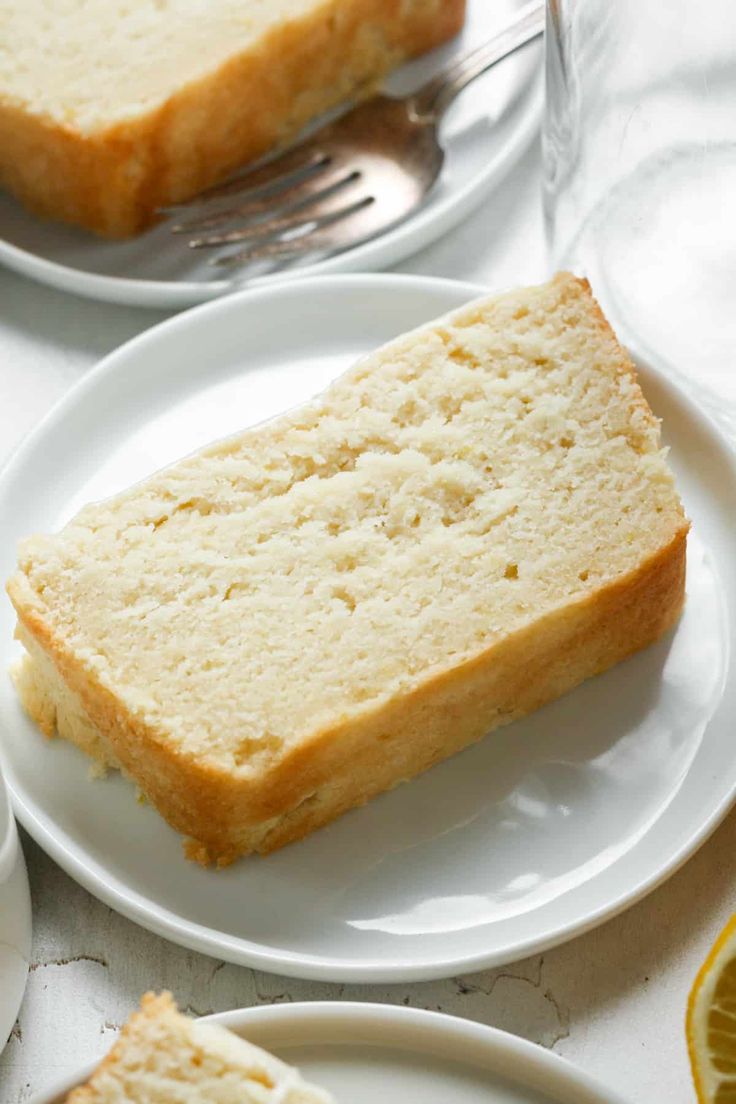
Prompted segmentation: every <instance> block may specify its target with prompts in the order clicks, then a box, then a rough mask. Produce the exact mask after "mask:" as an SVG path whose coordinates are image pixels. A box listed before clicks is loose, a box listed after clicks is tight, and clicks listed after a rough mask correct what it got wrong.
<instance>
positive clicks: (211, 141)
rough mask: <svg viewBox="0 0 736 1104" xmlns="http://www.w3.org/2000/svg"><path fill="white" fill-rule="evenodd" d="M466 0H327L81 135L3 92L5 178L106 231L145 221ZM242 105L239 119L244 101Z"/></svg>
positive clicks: (319, 107)
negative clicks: (128, 114) (135, 112)
mask: <svg viewBox="0 0 736 1104" xmlns="http://www.w3.org/2000/svg"><path fill="white" fill-rule="evenodd" d="M464 14H465V0H409V2H408V3H403V4H402V5H401V6H400V8H399V6H398V5H397V3H396V0H325V2H324V3H323V4H321V5H320V6H319V7H318V8H317V10H316V11H315V12H314V13H313V14H312V15H311V16H310V17H309V18H308V19H301V20H298V21H295V22H292V23H289V24H287V25H285V26H283V27H279V28H275V29H273V30H272V31H271V32H270V33H268V34H267V35H265V36H264V38H263V39H262V40H261V41H260V42H259V43H257V44H256V45H255V46H253V47H252V48H250V49H248V50H247V51H244V52H243V53H241V54H239V55H237V56H234V57H232V58H230V59H229V60H228V61H227V62H225V64H223V65H222V66H220V68H219V69H218V70H216V71H215V72H214V73H211V74H209V75H208V76H206V77H205V78H203V79H201V80H198V81H194V82H190V83H189V84H186V85H184V86H183V87H182V88H181V89H180V90H179V91H178V92H176V93H175V94H174V95H173V96H171V97H170V98H169V99H168V100H167V101H166V102H165V103H163V104H162V105H160V106H158V107H156V109H155V110H152V111H150V112H147V113H145V114H143V115H141V116H139V117H137V118H135V119H132V120H130V121H129V122H124V123H119V124H116V125H114V126H110V127H108V128H107V129H105V130H102V131H100V132H97V133H94V134H91V135H84V134H81V133H80V132H79V131H76V130H75V129H74V128H73V127H65V126H63V125H60V124H59V123H57V122H55V121H54V120H52V119H50V118H47V117H45V116H42V115H37V114H34V113H33V112H32V111H29V110H26V109H24V108H23V107H21V106H19V105H17V104H13V103H10V102H7V101H6V102H3V100H2V96H1V95H0V184H1V185H2V186H4V187H5V188H7V189H8V190H9V191H10V192H12V193H13V194H14V195H16V196H17V197H18V199H20V200H21V202H22V203H24V204H25V205H26V206H27V207H28V208H30V209H31V210H32V211H34V212H35V213H36V214H39V215H42V216H46V217H49V218H55V219H61V220H63V221H65V222H70V223H75V224H77V225H79V226H83V227H85V228H86V229H88V230H92V231H95V232H96V233H98V234H102V235H104V236H107V237H128V236H131V235H133V234H136V233H139V232H140V231H141V230H144V229H145V228H146V227H147V226H149V225H150V224H151V223H152V222H153V221H154V218H155V212H156V210H157V208H159V207H161V206H164V205H166V204H168V203H175V202H181V201H183V200H186V199H189V198H191V197H192V196H193V195H196V194H197V193H198V192H200V191H201V190H202V189H203V188H206V187H209V186H210V185H211V184H213V183H215V182H216V181H218V180H220V179H222V178H223V177H224V176H226V175H227V174H228V173H229V172H231V171H232V170H233V169H235V168H237V167H238V166H240V165H243V164H245V163H247V162H248V161H250V160H252V159H253V158H256V157H258V156H260V155H261V154H263V153H265V152H266V151H267V150H269V149H271V148H272V147H273V146H275V145H278V144H281V143H283V142H285V141H287V140H288V139H289V138H290V137H292V136H293V135H294V134H296V133H297V132H298V131H299V129H300V128H301V127H302V126H303V125H304V124H305V123H306V122H308V121H309V119H312V118H314V117H315V116H317V115H319V114H321V113H322V112H324V111H327V110H328V109H329V108H331V107H333V106H334V105H335V104H337V103H340V102H342V101H343V100H345V99H347V98H349V97H350V96H351V95H354V94H355V93H356V91H359V90H361V89H362V88H363V87H364V86H365V85H366V82H370V84H374V83H375V82H376V81H378V80H379V79H380V78H381V77H382V76H384V75H385V74H386V73H387V72H389V71H390V70H391V69H392V68H394V67H395V66H396V65H398V64H399V63H400V62H402V61H404V60H405V59H406V58H410V57H413V56H415V55H417V54H421V53H424V52H425V51H427V50H430V49H432V48H433V47H434V46H437V45H439V44H440V43H442V42H444V41H445V40H446V39H448V38H450V37H452V35H454V34H456V33H457V32H458V31H459V30H460V27H461V26H462V23H463V18H464ZM244 103H245V104H248V105H249V111H248V119H247V125H246V126H244V125H243V112H242V105H243V104H244Z"/></svg>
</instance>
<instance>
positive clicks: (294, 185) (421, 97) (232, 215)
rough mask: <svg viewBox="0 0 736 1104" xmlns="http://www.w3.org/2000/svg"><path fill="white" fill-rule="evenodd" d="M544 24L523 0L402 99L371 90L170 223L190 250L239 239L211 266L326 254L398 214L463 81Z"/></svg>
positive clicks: (429, 181) (413, 199) (418, 191)
mask: <svg viewBox="0 0 736 1104" xmlns="http://www.w3.org/2000/svg"><path fill="white" fill-rule="evenodd" d="M543 27H544V2H543V0H531V2H530V3H528V4H526V5H525V6H524V7H523V8H521V9H520V10H519V12H518V15H517V16H515V18H514V20H513V22H512V23H510V24H509V25H508V26H506V27H505V28H504V29H503V30H502V31H501V32H500V33H499V34H497V35H495V36H494V37H493V38H492V39H491V40H490V41H489V42H487V43H485V44H484V45H483V46H480V47H478V48H477V49H475V50H471V51H470V52H469V53H468V54H466V55H464V56H463V57H460V58H458V59H456V60H455V61H453V62H452V63H451V64H450V65H449V66H448V68H447V69H446V70H445V71H444V72H441V73H439V74H437V76H435V77H433V78H432V79H431V80H430V81H429V82H428V83H427V84H425V85H423V86H422V87H421V88H420V89H418V91H416V92H413V93H411V94H410V95H409V96H406V97H404V98H402V99H394V98H392V97H389V96H385V95H378V96H374V97H372V98H371V99H370V100H366V101H365V102H364V103H359V104H358V105H357V106H356V107H353V108H352V109H350V110H348V111H347V112H346V113H345V114H342V115H340V116H339V117H338V118H336V119H334V120H333V121H332V122H329V123H327V124H326V125H324V126H322V127H321V128H320V129H319V130H317V131H316V132H315V133H312V134H311V135H309V136H308V137H307V138H305V139H303V140H302V141H300V142H299V143H298V144H296V145H293V146H291V147H290V148H288V149H286V150H285V151H284V152H283V153H280V154H278V155H276V156H274V157H271V158H270V159H268V160H267V161H262V162H260V163H258V164H257V165H255V166H254V167H253V168H251V169H246V170H245V171H243V172H242V173H240V174H238V175H237V176H236V177H234V178H232V179H231V180H229V181H226V182H225V183H224V184H222V185H219V186H218V187H215V188H211V189H209V190H208V191H207V192H203V193H201V195H199V196H197V197H196V198H195V199H194V200H192V201H190V202H189V203H187V204H181V205H177V206H175V207H168V208H165V209H164V213H166V214H175V215H177V216H178V218H177V221H176V222H174V223H173V224H172V225H171V226H170V229H171V231H172V232H173V233H174V234H186V235H190V240H189V245H190V246H191V247H192V248H193V249H204V248H213V247H222V246H228V245H239V246H240V248H239V249H237V250H235V251H234V252H230V253H226V254H224V255H221V256H218V257H216V258H214V259H213V260H212V261H211V263H212V264H215V265H217V266H220V267H232V266H236V265H243V264H247V263H249V262H253V261H271V262H274V263H278V264H285V263H288V262H290V261H294V260H298V259H299V258H302V257H305V256H306V255H308V254H312V253H317V254H320V255H325V254H333V253H337V252H342V251H343V250H345V249H349V248H351V247H353V246H355V245H358V244H359V243H360V242H363V241H366V240H367V239H368V238H372V237H375V236H376V235H377V234H380V233H382V232H383V231H384V230H387V229H388V228H389V227H391V226H394V225H395V224H396V223H398V222H400V221H402V220H403V219H405V218H407V216H409V215H410V214H411V213H412V211H414V210H415V209H416V208H417V207H418V206H419V204H420V203H421V202H422V201H423V200H424V198H425V196H426V195H427V193H428V192H429V190H430V188H431V187H432V185H433V184H434V183H435V181H436V180H437V177H438V176H439V173H440V170H441V168H442V164H443V161H444V157H445V154H444V150H443V149H442V146H441V145H440V143H439V139H438V128H439V123H440V120H441V118H442V116H443V114H444V112H445V111H446V110H447V108H448V107H449V105H450V104H451V103H452V101H453V100H454V99H455V97H456V96H457V95H458V93H459V92H461V91H462V90H463V89H464V88H465V87H466V86H467V85H468V84H470V82H471V81H472V80H474V79H475V78H476V77H478V76H480V74H481V73H485V72H486V71H487V70H488V69H490V68H491V66H493V65H495V64H496V62H498V61H501V59H502V58H505V57H508V56H509V54H512V53H513V52H514V51H515V50H518V49H519V48H520V47H521V46H524V45H525V44H526V43H527V42H529V41H531V39H533V38H535V37H536V36H537V35H539V34H541V32H542V30H543Z"/></svg>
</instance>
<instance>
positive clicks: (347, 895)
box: [0, 275, 736, 981]
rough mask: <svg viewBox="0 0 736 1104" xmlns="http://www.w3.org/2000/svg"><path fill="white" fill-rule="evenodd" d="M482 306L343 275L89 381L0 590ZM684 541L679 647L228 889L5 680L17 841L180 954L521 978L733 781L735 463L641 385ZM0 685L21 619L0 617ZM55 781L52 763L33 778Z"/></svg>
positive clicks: (623, 891) (649, 377)
mask: <svg viewBox="0 0 736 1104" xmlns="http://www.w3.org/2000/svg"><path fill="white" fill-rule="evenodd" d="M480 291H481V289H479V288H477V287H473V286H471V285H466V284H456V283H453V282H449V281H441V280H432V279H420V278H415V277H400V276H378V275H376V276H340V277H324V278H321V279H313V280H308V281H304V282H303V283H300V284H296V283H287V284H282V285H280V286H278V287H272V288H268V289H262V290H259V291H252V292H246V293H242V294H240V295H237V296H229V297H227V298H225V299H221V300H219V301H218V302H215V303H210V304H206V305H205V306H203V307H199V308H197V309H195V310H194V311H190V312H188V313H185V314H183V315H180V316H177V317H176V318H173V319H170V320H169V321H167V322H165V323H164V324H162V325H161V326H158V327H157V328H155V329H152V330H150V331H148V332H147V333H145V334H143V335H142V336H140V337H138V338H136V339H135V340H134V341H132V342H130V344H128V345H126V346H124V347H123V348H122V349H120V350H118V351H117V352H115V353H113V354H112V356H110V357H108V358H107V359H106V360H105V361H104V362H103V363H102V364H101V365H100V366H99V367H98V368H97V369H95V370H94V371H92V372H91V373H90V374H89V375H88V376H87V377H86V378H85V379H84V380H83V381H82V382H81V383H80V384H79V385H77V387H76V388H74V389H73V390H72V392H70V394H69V395H68V396H67V397H66V399H65V400H64V401H63V402H62V403H61V405H60V406H58V407H57V408H56V410H55V411H54V412H52V414H51V415H50V416H49V417H47V418H46V420H45V421H44V422H43V423H42V424H41V425H40V427H39V428H38V429H37V430H36V432H35V433H34V434H33V435H32V436H31V437H30V439H29V440H27V441H26V443H25V444H24V446H23V447H22V448H21V450H20V451H19V452H18V453H17V454H16V456H15V458H14V459H13V460H12V462H11V463H10V465H9V467H8V468H7V469H6V471H5V473H4V475H3V477H2V478H1V479H0V517H2V518H3V524H4V529H5V535H6V539H5V540H3V541H2V542H1V543H0V557H1V559H0V577H4V576H6V575H7V574H8V573H9V572H10V571H11V569H12V568H13V552H12V550H13V546H14V543H15V539H16V538H17V537H20V536H21V535H24V534H27V533H31V532H33V531H34V530H53V529H56V528H57V527H58V526H59V525H61V524H62V523H63V522H65V521H66V520H67V519H68V518H69V516H70V515H71V514H72V513H74V512H75V511H76V510H77V509H78V507H80V506H81V505H82V504H83V503H84V502H86V501H88V500H89V499H94V498H98V497H101V496H104V495H106V494H109V493H111V492H113V491H117V490H118V489H120V488H122V487H124V486H125V485H127V484H128V483H130V482H132V481H133V480H136V479H138V478H139V477H142V476H144V475H146V474H148V473H149V472H150V471H152V470H153V469H155V468H158V467H160V466H161V465H163V464H165V463H166V462H168V461H171V460H173V459H175V458H176V457H178V456H180V455H181V454H183V453H187V452H189V451H191V450H192V449H194V448H196V447H198V446H200V445H202V444H204V443H205V442H207V441H209V440H211V439H212V438H215V437H218V436H221V435H224V434H228V433H230V432H232V431H235V430H236V429H238V428H239V427H241V426H244V425H247V424H249V423H254V422H258V421H260V420H262V419H263V418H265V417H267V416H269V415H271V414H274V413H275V412H277V411H279V410H281V409H283V408H284V407H287V406H292V405H293V404H295V403H297V402H299V401H300V400H303V399H305V398H307V397H308V396H310V395H311V394H313V393H314V392H316V391H318V390H320V389H322V388H323V387H324V385H325V384H326V383H327V382H328V380H330V379H331V378H332V377H333V376H334V375H335V374H336V373H338V372H339V371H341V370H342V369H343V368H345V367H346V366H347V365H348V364H349V363H350V362H351V361H353V360H354V359H355V358H356V357H357V356H358V355H360V354H362V353H364V352H366V351H367V350H369V349H372V348H374V347H375V346H377V345H379V344H380V343H381V342H383V341H385V340H386V339H388V338H390V337H392V336H394V335H395V334H398V333H399V332H401V331H403V330H407V329H410V328H411V327H413V326H416V325H417V324H420V323H422V322H424V321H426V320H428V319H431V318H432V317H433V316H435V315H438V314H441V313H443V312H444V311H447V310H448V309H450V308H453V307H456V306H458V305H459V304H461V303H462V302H464V301H465V300H467V299H469V298H472V297H474V296H475V295H478V294H479V293H480ZM642 378H643V382H644V385H645V389H646V391H647V392H648V394H649V397H650V399H651V401H652V404H653V406H654V409H655V410H656V411H657V412H658V413H659V414H660V415H661V416H663V418H664V424H665V430H666V437H667V440H668V441H669V443H670V444H671V446H672V462H673V464H674V466H675V469H676V471H677V475H678V478H679V484H680V488H681V490H682V494H683V496H684V499H685V504H686V507H687V509H688V511H689V513H690V516H691V517H692V518H693V521H694V528H693V533H692V537H691V541H690V553H689V573H688V589H689V599H688V603H687V609H686V612H685V615H684V618H683V620H682V621H681V623H680V625H679V626H678V628H677V630H676V632H675V633H674V634H672V635H671V636H670V637H669V638H668V639H666V640H664V641H662V642H661V643H660V644H658V645H657V646H655V647H653V648H650V649H648V650H647V651H646V652H645V653H643V654H641V655H639V656H637V657H635V658H634V659H632V660H630V661H629V662H628V663H625V664H622V665H621V666H619V667H618V668H616V669H615V670H613V671H611V672H609V673H608V674H606V675H605V676H603V677H601V678H598V679H594V680H592V681H590V682H588V683H587V684H586V685H584V686H582V687H581V688H580V689H578V690H577V691H575V693H573V694H570V695H568V696H567V697H565V698H564V699H563V700H561V701H559V702H557V703H555V704H552V705H550V706H548V707H546V708H545V709H543V710H541V711H540V712H539V713H537V714H536V715H534V716H532V717H530V718H528V719H527V720H525V721H522V722H519V723H517V724H515V725H513V726H512V727H509V728H507V729H504V730H502V731H499V732H497V733H495V734H494V735H493V736H491V737H489V739H487V740H486V741H484V742H482V743H481V744H479V745H477V746H476V747H473V748H471V749H468V750H467V751H465V752H463V753H462V754H461V755H458V756H456V757H455V758H453V759H452V760H450V761H449V762H447V763H444V764H442V765H440V766H438V767H436V768H434V769H433V770H431V771H429V772H428V773H427V774H426V775H424V776H423V777H421V778H419V779H417V780H415V781H414V782H412V783H411V784H410V785H407V786H402V787H400V788H399V789H398V790H395V791H393V792H392V793H389V794H385V795H383V796H382V797H380V798H378V799H377V800H375V801H373V802H371V803H370V804H369V805H367V806H366V807H365V808H363V809H361V810H358V811H355V812H352V813H349V814H348V815H347V816H344V817H342V818H341V819H340V820H338V821H336V822H335V823H334V824H332V825H331V826H329V827H328V828H326V829H323V830H322V831H320V832H317V833H315V834H314V835H313V836H312V837H311V838H309V839H307V840H305V841H303V842H302V843H299V844H296V845H293V846H291V847H288V848H285V849H284V850H283V851H281V852H279V853H277V854H275V855H272V856H270V857H269V858H267V859H258V858H255V859H250V860H243V861H241V862H239V863H236V864H235V865H234V866H232V867H230V868H229V869H227V870H224V871H219V872H217V871H212V870H203V869H201V868H200V867H197V866H195V865H193V864H191V863H189V862H187V861H185V860H184V858H183V856H182V852H181V845H180V841H179V838H178V837H177V835H176V834H175V833H174V832H173V831H171V830H170V829H169V828H168V827H167V826H166V824H165V823H164V822H163V821H162V820H161V819H160V818H159V817H158V816H157V814H156V813H155V812H154V811H153V810H152V809H151V808H145V807H141V806H140V805H139V804H138V803H137V801H136V799H135V795H134V791H133V787H132V786H130V785H129V784H128V783H126V782H125V781H123V780H122V779H120V778H116V777H111V778H110V779H108V780H107V781H103V782H90V781H88V780H87V764H86V761H85V759H84V757H83V756H82V754H81V753H80V752H78V751H76V750H75V749H74V748H72V747H71V746H69V745H66V744H64V743H63V742H61V741H56V742H53V743H51V744H46V742H45V741H44V738H43V737H41V736H40V735H39V734H38V732H37V731H36V730H35V728H34V727H33V725H32V724H31V723H30V722H29V721H28V720H27V719H26V718H25V717H24V716H23V714H22V712H21V710H20V708H19V706H18V705H17V702H16V699H15V696H14V694H13V691H12V688H11V687H10V685H9V682H8V681H5V680H4V681H3V682H2V688H1V690H0V732H2V733H3V738H4V744H5V751H6V756H7V766H8V775H7V777H8V781H9V784H10V785H11V787H12V790H13V795H14V798H15V808H16V811H17V813H18V816H19V817H20V818H21V820H22V822H23V823H24V824H25V826H26V827H27V828H28V830H29V831H30V832H31V834H32V835H33V836H34V837H35V838H36V839H37V840H38V842H39V843H40V844H41V846H42V847H44V848H45V849H46V850H47V851H48V852H49V853H50V854H51V855H52V857H53V858H55V859H56V860H57V861H58V862H59V863H60V864H61V865H62V866H63V867H64V868H65V869H66V870H68V871H69V872H70V873H71V874H72V875H73V876H74V877H75V878H77V879H78V880H79V881H80V882H81V883H82V884H83V885H85V886H87V888H88V889H90V890H91V892H93V893H95V894H96V895H97V896H99V897H100V898H102V899H103V900H104V901H106V902H107V903H108V904H110V905H111V906H113V907H114V908H117V909H118V910H120V911H121V912H123V913H125V914H126V915H127V916H129V917H131V918H133V919H135V920H137V921H138V922H140V923H142V924H144V925H146V926H147V927H149V928H151V929H153V930H154V931H157V932H159V933H160V934H162V935H165V936H167V937H168V938H170V939H173V940H175V941H178V942H180V943H183V944H185V945H186V946H189V947H193V948H196V949H198V950H201V951H205V952H209V953H211V954H214V955H218V956H220V957H222V958H225V959H230V960H232V961H235V962H241V963H245V964H247V965H250V966H258V967H261V968H263V969H267V970H272V971H274V972H280V973H284V974H290V975H292V976H300V977H313V978H321V979H325V980H333V981H338V980H347V979H351V980H356V981H378V980H381V981H400V980H404V981H409V980H418V979H422V978H433V977H441V976H449V975H451V974H453V973H459V972H465V971H470V970H474V969H480V968H482V967H486V966H490V965H495V964H498V963H501V962H507V961H511V960H513V959H516V958H520V957H521V956H523V955H526V954H530V953H532V952H537V951H540V950H542V949H543V948H545V947H548V946H550V945H552V944H554V943H558V942H560V941H562V940H564V939H566V938H569V937H570V936H571V935H574V934H576V933H578V932H581V931H583V930H585V929H586V928H589V927H592V926H593V925H594V924H597V923H599V922H600V921H601V920H602V919H604V918H605V917H608V916H611V915H612V914H613V913H615V912H617V911H618V910H620V909H623V908H624V907H625V906H626V905H627V904H629V903H631V902H632V901H634V900H636V899H637V898H638V897H640V896H641V895H642V894H643V893H645V892H646V891H647V889H650V888H651V887H652V886H653V885H655V884H656V883H657V882H659V881H661V880H662V879H663V878H664V877H665V876H666V875H667V874H668V873H670V872H671V871H672V870H673V869H674V868H675V867H676V866H678V865H679V864H680V863H681V862H683V860H684V859H685V858H686V857H687V856H688V855H689V854H690V853H691V852H692V851H693V850H694V848H695V847H696V846H697V845H698V844H699V843H700V842H702V840H703V839H704V838H705V836H706V835H707V834H708V832H710V831H711V830H712V828H713V827H714V826H715V824H716V823H717V821H718V820H719V819H720V818H721V817H722V816H723V814H724V813H725V811H726V809H727V807H728V805H729V804H730V802H731V800H732V797H733V795H734V788H735V786H736V755H734V752H733V716H734V713H736V700H735V699H736V680H735V679H734V669H733V660H732V659H731V657H730V651H729V649H730V641H731V633H732V626H733V625H734V623H735V622H736V614H735V608H736V574H735V573H734V571H733V564H734V563H735V562H736V533H735V532H734V526H733V518H734V516H736V477H735V476H734V457H733V454H732V453H731V452H730V451H729V449H728V447H727V446H726V445H725V444H724V442H723V441H722V440H721V438H720V437H719V435H718V432H717V430H716V429H714V428H713V426H712V425H711V424H710V423H709V422H708V421H707V420H706V419H705V418H704V417H703V416H702V415H701V414H700V413H699V411H698V410H697V408H695V407H694V406H693V405H692V403H691V401H690V400H688V399H686V398H685V397H684V396H682V395H681V394H679V392H678V391H677V390H676V389H675V388H674V387H672V386H671V385H669V384H668V383H667V381H666V380H664V379H662V378H661V377H659V376H658V375H657V374H656V373H654V372H652V371H650V370H648V369H647V370H643V371H642ZM0 616H1V620H0V668H4V667H5V666H6V664H7V663H8V662H9V660H10V655H11V652H13V651H15V648H16V647H17V645H16V646H13V645H12V643H11V637H12V632H13V617H12V613H11V610H10V608H9V604H8V603H2V613H1V615H0ZM40 764H43V769H39V766H40Z"/></svg>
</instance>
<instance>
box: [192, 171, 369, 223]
mask: <svg viewBox="0 0 736 1104" xmlns="http://www.w3.org/2000/svg"><path fill="white" fill-rule="evenodd" d="M359 176H360V173H359V172H357V170H353V171H352V172H346V171H345V170H344V169H340V170H335V171H332V172H321V173H319V175H318V176H316V177H315V176H312V177H310V178H309V179H307V180H302V181H300V182H299V183H297V184H294V185H292V186H291V187H289V188H286V189H284V191H281V192H279V193H278V194H277V195H274V196H268V197H266V198H265V199H252V200H249V201H247V202H246V203H239V204H238V205H237V206H233V207H227V208H225V209H224V210H221V211H216V212H215V213H214V214H212V215H202V216H200V217H198V218H191V219H186V220H185V221H184V222H180V223H177V224H176V225H175V226H172V227H171V228H170V229H171V232H172V233H175V234H191V233H193V232H196V231H201V230H209V229H210V228H212V227H216V226H220V225H221V224H222V223H224V222H234V221H237V222H238V223H239V224H242V223H248V224H250V223H252V222H255V221H256V220H258V219H264V218H270V217H271V216H273V217H277V216H280V215H286V214H289V213H290V212H291V211H296V210H298V209H299V208H301V207H304V206H306V205H308V204H309V205H311V204H314V203H319V202H321V201H322V200H323V199H327V198H328V197H329V196H331V195H333V194H334V193H335V192H336V191H339V190H340V189H342V188H344V187H346V186H347V185H348V184H352V183H353V182H354V181H355V180H357V179H358V177H359Z"/></svg>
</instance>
